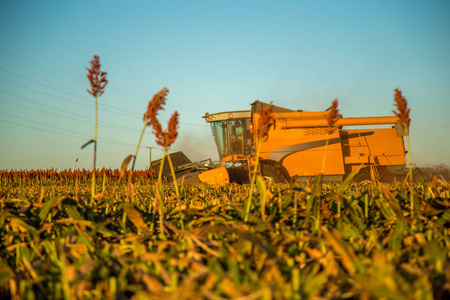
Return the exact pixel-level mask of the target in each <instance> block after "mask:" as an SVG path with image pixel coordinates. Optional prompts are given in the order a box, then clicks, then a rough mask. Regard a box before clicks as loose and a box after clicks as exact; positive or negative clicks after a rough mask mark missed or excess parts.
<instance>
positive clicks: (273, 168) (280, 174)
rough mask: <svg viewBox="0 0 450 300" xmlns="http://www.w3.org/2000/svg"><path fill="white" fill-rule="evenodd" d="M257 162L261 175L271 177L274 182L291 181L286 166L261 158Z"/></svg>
mask: <svg viewBox="0 0 450 300" xmlns="http://www.w3.org/2000/svg"><path fill="white" fill-rule="evenodd" d="M259 164H260V168H261V174H262V176H264V177H270V178H272V180H273V182H274V183H285V182H290V181H291V176H289V173H288V171H287V170H286V168H285V167H283V166H282V165H280V164H279V163H277V162H276V161H273V160H261V161H260V162H259Z"/></svg>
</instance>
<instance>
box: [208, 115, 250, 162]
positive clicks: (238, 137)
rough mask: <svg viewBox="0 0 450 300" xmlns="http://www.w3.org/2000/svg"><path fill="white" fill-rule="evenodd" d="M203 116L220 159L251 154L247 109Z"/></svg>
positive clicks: (231, 158) (238, 157) (232, 158)
mask: <svg viewBox="0 0 450 300" xmlns="http://www.w3.org/2000/svg"><path fill="white" fill-rule="evenodd" d="M203 118H205V120H206V122H208V123H209V124H210V125H211V131H212V134H213V137H214V140H215V142H216V146H217V151H218V153H219V158H220V161H224V162H225V161H239V160H245V159H246V158H247V157H251V156H252V151H253V147H252V145H253V142H252V134H251V115H250V111H249V110H241V111H227V112H221V113H216V114H208V113H206V114H205V116H203Z"/></svg>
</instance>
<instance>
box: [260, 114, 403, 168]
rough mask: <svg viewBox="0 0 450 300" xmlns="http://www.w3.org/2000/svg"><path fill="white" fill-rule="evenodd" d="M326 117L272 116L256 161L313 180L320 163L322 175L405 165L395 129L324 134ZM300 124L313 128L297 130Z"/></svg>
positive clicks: (369, 120) (385, 119)
mask: <svg viewBox="0 0 450 300" xmlns="http://www.w3.org/2000/svg"><path fill="white" fill-rule="evenodd" d="M328 114H329V113H328V112H327V111H325V112H288V113H275V114H274V115H275V118H276V121H275V125H274V126H273V127H272V128H271V129H270V130H269V137H268V139H267V140H266V141H263V142H262V144H261V152H260V157H261V158H264V159H270V160H274V161H277V162H279V163H280V164H282V165H283V166H284V167H285V168H286V170H287V171H288V172H289V175H290V176H316V175H318V174H320V173H321V172H322V162H323V160H324V159H325V169H324V175H346V174H348V173H350V172H351V171H352V170H354V169H356V168H357V167H358V166H360V165H361V164H365V165H366V166H368V165H369V164H372V165H375V166H402V165H404V164H405V149H404V144H403V137H401V136H400V137H399V136H397V133H396V129H395V128H380V129H353V130H342V129H338V128H337V127H336V128H334V130H333V132H332V133H331V134H328V127H322V126H323V124H327V121H326V118H327V116H328ZM258 118H259V115H258V114H257V113H256V114H254V115H253V124H258V123H257V122H258ZM396 120H398V118H397V117H375V118H342V119H338V123H339V124H340V125H343V124H346V125H361V124H363V125H367V124H372V123H373V124H386V123H388V124H392V123H394V124H395V122H396ZM304 124H308V125H310V126H313V125H315V126H314V127H301V126H300V125H304ZM318 125H322V126H318ZM254 126H255V125H254ZM255 128H256V126H255ZM256 130H257V129H256ZM327 140H328V142H327ZM327 143H328V145H327V146H325V145H326V144H327ZM325 148H326V149H327V150H326V156H325Z"/></svg>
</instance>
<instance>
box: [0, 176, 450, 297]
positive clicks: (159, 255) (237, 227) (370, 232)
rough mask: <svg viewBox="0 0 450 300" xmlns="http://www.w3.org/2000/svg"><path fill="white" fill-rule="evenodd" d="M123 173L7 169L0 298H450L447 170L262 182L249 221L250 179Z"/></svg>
mask: <svg viewBox="0 0 450 300" xmlns="http://www.w3.org/2000/svg"><path fill="white" fill-rule="evenodd" d="M119 173H120V172H119V171H118V170H117V171H111V170H102V171H100V172H98V173H97V175H96V178H97V184H96V190H95V193H94V197H92V193H91V186H92V184H91V178H90V177H91V176H92V175H91V171H61V172H56V171H53V170H47V171H1V182H0V190H1V192H0V213H1V214H0V298H12V299H149V298H150V299H380V298H382V299H450V260H449V253H450V236H449V233H450V232H449V227H450V226H449V225H450V210H449V205H450V195H449V193H450V184H449V183H448V181H446V180H445V179H444V178H443V177H439V176H437V177H436V176H435V177H432V178H431V179H429V180H428V179H423V177H422V179H420V177H418V176H415V180H416V181H414V182H410V181H406V180H405V181H393V182H390V183H380V182H378V181H376V180H367V181H362V182H358V183H356V182H353V181H350V180H345V181H344V182H342V183H323V184H322V183H320V182H319V181H313V182H310V183H305V184H297V183H295V184H290V185H288V184H279V185H266V183H265V182H264V181H262V180H257V181H256V184H255V188H254V190H253V191H252V192H251V194H252V197H251V200H252V201H251V206H250V215H249V216H248V220H247V222H245V221H244V218H245V210H246V201H247V199H248V198H249V197H248V195H249V189H250V185H249V184H247V185H235V184H230V185H226V186H221V187H217V186H206V185H197V186H180V187H179V192H178V194H179V195H177V192H176V190H175V188H174V185H173V183H164V184H162V185H158V184H156V180H155V179H153V177H152V175H153V174H150V173H149V172H147V171H134V173H133V177H132V178H131V177H129V178H128V179H120V178H119ZM349 179H350V178H349ZM157 187H159V188H160V189H161V195H163V197H162V198H161V199H157V198H158V195H159V194H158V193H157V192H156V189H157ZM158 203H162V204H163V205H162V206H161V207H158ZM161 221H162V223H161Z"/></svg>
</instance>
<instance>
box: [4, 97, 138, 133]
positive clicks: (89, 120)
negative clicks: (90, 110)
mask: <svg viewBox="0 0 450 300" xmlns="http://www.w3.org/2000/svg"><path fill="white" fill-rule="evenodd" d="M19 97H20V96H19ZM22 98H23V97H22ZM24 100H26V101H30V102H33V103H35V101H32V100H28V99H24ZM0 101H2V102H6V103H9V104H12V105H16V106H20V107H24V108H27V109H30V110H33V111H39V112H42V113H45V114H49V115H52V116H57V117H61V118H64V119H69V120H74V121H77V122H82V123H86V122H87V123H89V124H94V122H93V121H92V119H91V118H89V117H85V116H83V115H79V114H75V113H70V112H68V111H64V110H60V109H58V108H55V107H51V106H50V108H52V109H55V110H59V111H62V112H64V113H67V114H70V115H74V116H78V117H80V118H83V119H85V120H80V119H76V118H73V117H70V116H64V115H60V114H56V113H51V112H49V111H45V110H42V109H39V108H34V107H30V106H26V105H22V104H19V103H14V102H11V101H8V100H4V99H0ZM37 104H39V103H37ZM39 105H40V104H39ZM46 106H47V105H46ZM98 124H99V125H100V126H102V127H106V128H111V129H116V130H126V131H132V132H136V133H137V132H139V130H137V129H135V128H130V127H123V126H118V125H116V124H114V123H109V122H105V121H99V122H98ZM103 124H107V125H103Z"/></svg>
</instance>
